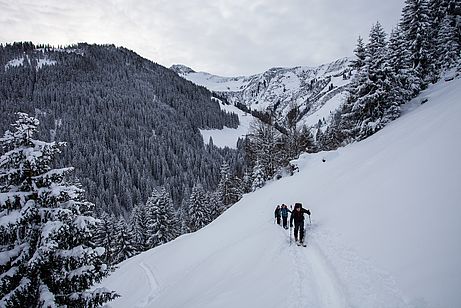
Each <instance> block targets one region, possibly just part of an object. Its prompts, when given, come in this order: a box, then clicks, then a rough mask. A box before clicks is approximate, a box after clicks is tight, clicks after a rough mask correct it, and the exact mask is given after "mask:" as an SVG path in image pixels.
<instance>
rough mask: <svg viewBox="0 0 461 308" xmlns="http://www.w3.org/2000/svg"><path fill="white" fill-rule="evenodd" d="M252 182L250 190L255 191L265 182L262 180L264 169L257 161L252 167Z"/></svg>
mask: <svg viewBox="0 0 461 308" xmlns="http://www.w3.org/2000/svg"><path fill="white" fill-rule="evenodd" d="M252 177H253V183H252V185H251V190H252V191H255V190H256V189H258V188H261V187H263V186H264V183H265V182H266V181H265V180H264V178H265V176H264V170H263V166H262V165H261V164H260V163H259V161H258V162H256V165H255V166H254V167H253V175H252Z"/></svg>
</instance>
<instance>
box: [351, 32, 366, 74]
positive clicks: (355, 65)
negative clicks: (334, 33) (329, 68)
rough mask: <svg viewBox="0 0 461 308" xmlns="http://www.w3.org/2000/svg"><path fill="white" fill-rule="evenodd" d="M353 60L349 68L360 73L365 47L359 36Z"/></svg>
mask: <svg viewBox="0 0 461 308" xmlns="http://www.w3.org/2000/svg"><path fill="white" fill-rule="evenodd" d="M354 55H355V59H353V60H352V61H351V65H350V66H351V68H352V69H353V70H355V71H360V69H361V68H362V67H363V66H364V65H365V45H364V44H363V39H362V37H360V36H359V38H358V39H357V46H356V47H355V49H354Z"/></svg>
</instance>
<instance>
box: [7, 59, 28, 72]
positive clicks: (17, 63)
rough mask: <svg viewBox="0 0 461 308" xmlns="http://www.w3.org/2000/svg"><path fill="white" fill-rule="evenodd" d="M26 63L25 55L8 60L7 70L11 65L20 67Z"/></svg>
mask: <svg viewBox="0 0 461 308" xmlns="http://www.w3.org/2000/svg"><path fill="white" fill-rule="evenodd" d="M23 65H24V57H22V58H19V59H13V60H10V61H8V63H7V64H5V71H6V70H7V69H9V68H10V67H18V66H23Z"/></svg>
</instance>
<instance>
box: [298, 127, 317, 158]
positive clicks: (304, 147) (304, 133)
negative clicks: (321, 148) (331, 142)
mask: <svg viewBox="0 0 461 308" xmlns="http://www.w3.org/2000/svg"><path fill="white" fill-rule="evenodd" d="M299 138H300V139H299V145H300V151H304V152H307V153H316V152H317V151H318V149H317V145H316V144H315V140H314V136H313V135H312V133H311V131H310V130H309V129H308V128H307V126H306V125H304V126H303V127H302V129H301V133H300V136H299Z"/></svg>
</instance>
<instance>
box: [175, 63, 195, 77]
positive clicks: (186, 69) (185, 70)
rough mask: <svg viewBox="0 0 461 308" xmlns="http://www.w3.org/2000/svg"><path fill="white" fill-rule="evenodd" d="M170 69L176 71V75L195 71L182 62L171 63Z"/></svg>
mask: <svg viewBox="0 0 461 308" xmlns="http://www.w3.org/2000/svg"><path fill="white" fill-rule="evenodd" d="M170 70H172V71H173V72H175V73H177V74H178V75H187V74H190V73H195V71H194V70H193V69H191V68H190V67H188V66H185V65H183V64H173V65H172V66H171V67H170Z"/></svg>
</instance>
